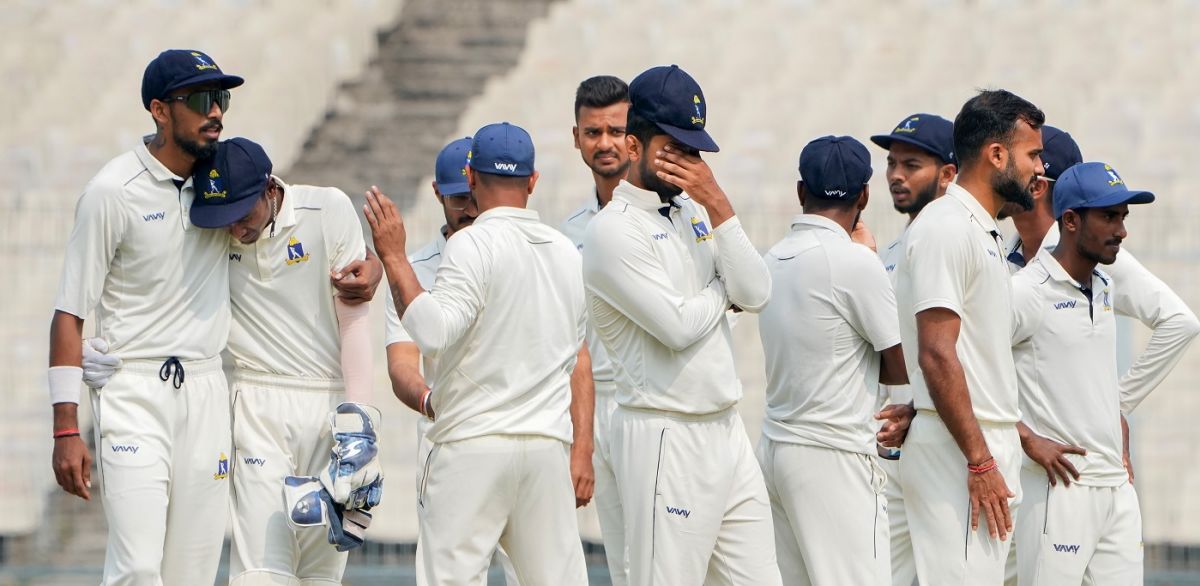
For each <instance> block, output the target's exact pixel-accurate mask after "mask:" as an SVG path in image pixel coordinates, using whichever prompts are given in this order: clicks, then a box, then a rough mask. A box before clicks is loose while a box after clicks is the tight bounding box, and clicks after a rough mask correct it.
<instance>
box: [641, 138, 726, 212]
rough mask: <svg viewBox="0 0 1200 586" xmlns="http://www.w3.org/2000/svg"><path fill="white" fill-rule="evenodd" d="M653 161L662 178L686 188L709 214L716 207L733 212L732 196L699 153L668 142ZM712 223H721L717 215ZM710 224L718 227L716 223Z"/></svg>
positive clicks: (689, 194) (655, 154)
mask: <svg viewBox="0 0 1200 586" xmlns="http://www.w3.org/2000/svg"><path fill="white" fill-rule="evenodd" d="M654 164H655V166H657V167H658V173H657V174H658V178H659V179H662V180H663V181H666V182H667V183H670V184H671V185H674V186H676V187H678V188H680V189H682V190H684V191H685V192H687V194H688V196H689V197H691V198H692V199H694V200H696V202H697V203H699V204H700V205H702V206H704V207H705V208H707V209H708V210H709V212H710V215H716V214H713V213H712V211H713V209H714V208H718V209H726V208H727V209H728V212H729V214H728V215H729V216H732V215H733V209H732V207H731V206H730V205H729V199H728V198H726V197H725V192H724V191H722V190H721V186H720V185H717V180H716V178H715V177H713V173H712V169H711V168H709V166H708V163H706V162H704V160H703V159H701V158H700V155H699V154H691V153H685V152H683V151H681V150H679V148H677V147H673V146H671V145H666V146H664V147H663V149H662V150H661V151H658V152H656V153H654ZM713 223H714V224H720V222H718V221H717V220H716V218H713ZM710 227H711V228H715V227H716V225H714V226H710Z"/></svg>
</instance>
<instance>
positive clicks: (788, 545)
mask: <svg viewBox="0 0 1200 586" xmlns="http://www.w3.org/2000/svg"><path fill="white" fill-rule="evenodd" d="M870 178H871V155H870V153H868V152H867V148H866V147H865V146H863V145H862V143H860V142H858V141H856V140H854V139H853V138H851V137H848V136H836V137H835V136H825V137H822V138H818V139H816V140H814V141H812V142H810V143H808V145H807V146H805V147H804V150H803V151H801V153H800V181H799V182H798V183H797V193H798V195H799V198H800V205H801V206H802V207H803V209H804V213H803V214H800V215H798V216H796V217H795V218H794V219H793V220H792V230H791V233H789V234H788V235H787V236H786V237H784V239H783V240H781V241H780V242H779V243H777V244H775V246H773V247H771V250H770V251H769V252H767V254H766V262H767V267H768V268H769V269H770V271H771V303H770V304H769V305H767V307H766V308H765V309H763V311H762V317H761V318H760V321H759V335H760V336H761V337H762V344H763V350H764V352H765V354H766V366H767V414H766V418H765V419H764V420H763V430H762V438H761V439H760V441H759V447H758V458H759V463H760V464H761V465H762V470H763V476H764V477H765V478H766V483H767V493H768V494H769V495H770V498H771V512H772V517H773V520H774V525H775V551H776V555H777V556H778V557H779V570H780V572H781V573H782V574H783V575H784V576H787V577H788V583H789V584H814V585H822V584H827V585H831V586H833V585H838V584H862V585H871V584H875V585H879V586H890V584H891V558H890V556H889V554H888V536H887V532H888V522H887V515H888V511H887V500H886V497H885V496H884V483H885V481H886V477H885V476H884V472H883V470H882V469H881V468H880V467H879V465H878V464H877V463H876V457H877V456H876V438H875V428H876V423H875V418H874V417H873V415H874V414H875V411H876V408H877V407H878V406H879V405H881V404H882V403H883V400H884V399H885V397H882V396H881V395H880V389H879V387H878V384H879V383H880V382H884V383H888V384H897V385H899V384H904V383H907V382H908V373H907V372H906V370H905V367H904V353H903V351H902V350H901V348H900V324H899V321H898V320H897V318H896V297H895V294H894V293H893V291H892V284H891V283H890V282H889V281H888V276H887V272H886V271H884V269H883V265H881V264H880V263H879V257H878V256H876V255H875V253H874V252H873V251H871V250H870V249H869V248H867V247H865V246H863V245H861V244H858V243H856V242H853V241H851V240H850V232H851V230H853V228H854V226H855V225H856V224H857V223H858V218H859V215H860V214H861V213H862V210H863V209H865V208H866V206H867V201H868V198H869V195H870V193H869V190H868V188H867V181H868V180H869V179H870ZM834 528H836V529H834Z"/></svg>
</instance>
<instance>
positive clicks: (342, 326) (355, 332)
mask: <svg viewBox="0 0 1200 586" xmlns="http://www.w3.org/2000/svg"><path fill="white" fill-rule="evenodd" d="M333 307H334V311H335V312H336V313H337V319H338V335H339V336H340V338H341V342H342V344H341V346H342V348H341V362H342V381H343V382H344V383H345V385H346V400H347V401H350V402H353V403H367V404H369V403H371V374H372V372H371V370H372V366H373V361H372V360H371V325H370V314H371V305H370V304H369V303H359V304H356V305H349V304H347V303H346V302H344V301H342V300H341V299H340V298H335V299H334V300H333Z"/></svg>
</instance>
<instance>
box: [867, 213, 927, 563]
mask: <svg viewBox="0 0 1200 586" xmlns="http://www.w3.org/2000/svg"><path fill="white" fill-rule="evenodd" d="M907 234H908V227H907V226H905V227H904V232H902V233H901V234H900V237H898V238H896V240H894V241H892V243H891V244H889V245H888V246H887V248H884V249H883V251H881V252H880V253H879V259H880V260H881V261H882V262H883V269H884V270H885V271H887V275H888V281H889V282H890V283H891V285H892V288H893V290H894V289H895V287H896V267H897V266H899V265H900V260H901V259H902V258H903V257H904V239H905V236H906V235H907ZM904 359H905V361H906V362H907V361H910V360H916V359H917V356H916V351H915V349H911V350H909V351H908V352H907V354H906V355H905V357H904ZM879 388H880V389H881V391H882V393H883V394H884V395H886V396H887V402H888V404H897V403H911V402H912V386H911V385H884V384H881V385H879ZM881 449H882V450H886V451H887V452H888V453H889V457H887V458H885V457H882V456H877V458H876V462H878V463H879V467H880V468H883V471H884V473H886V474H887V484H885V485H884V487H883V494H884V496H885V497H887V513H888V514H887V517H888V537H889V542H890V543H891V547H890V552H889V553H890V554H891V556H892V585H893V586H912V584H913V582H914V581H916V579H917V562H916V560H915V559H914V558H913V547H912V535H911V534H910V533H909V531H908V513H907V512H906V511H905V509H904V477H903V476H902V475H901V474H900V460H899V458H900V454H901V452H902V450H900V449H896V448H881Z"/></svg>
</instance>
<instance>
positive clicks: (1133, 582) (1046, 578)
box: [1017, 466, 1143, 586]
mask: <svg viewBox="0 0 1200 586" xmlns="http://www.w3.org/2000/svg"><path fill="white" fill-rule="evenodd" d="M1021 486H1022V488H1023V489H1024V490H1025V500H1024V502H1023V503H1022V504H1021V518H1020V519H1019V520H1018V521H1017V565H1018V570H1017V576H1018V580H1019V581H1020V584H1021V586H1034V585H1037V586H1070V585H1076V584H1088V585H1089V586H1140V585H1141V583H1142V573H1143V565H1142V513H1141V510H1140V509H1139V507H1138V496H1137V491H1136V490H1134V488H1133V485H1132V484H1130V483H1128V482H1126V483H1125V484H1122V485H1121V486H1104V487H1100V486H1083V485H1081V484H1078V483H1075V482H1072V483H1071V486H1065V485H1063V483H1062V482H1061V481H1059V483H1058V486H1050V482H1049V481H1048V480H1047V479H1046V471H1045V469H1043V468H1041V467H1038V468H1036V469H1034V468H1032V467H1029V466H1025V467H1022V468H1021Z"/></svg>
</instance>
